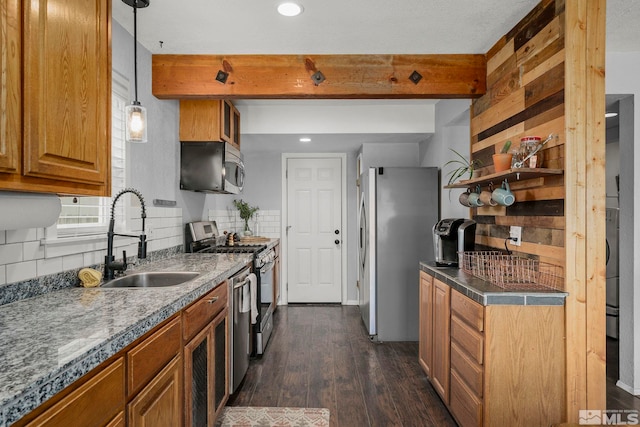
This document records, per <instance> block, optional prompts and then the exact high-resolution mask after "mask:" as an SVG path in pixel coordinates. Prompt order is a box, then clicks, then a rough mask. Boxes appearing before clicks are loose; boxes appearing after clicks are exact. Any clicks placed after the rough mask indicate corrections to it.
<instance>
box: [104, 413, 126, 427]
mask: <svg viewBox="0 0 640 427" xmlns="http://www.w3.org/2000/svg"><path fill="white" fill-rule="evenodd" d="M125 419H126V417H125V415H124V412H120V413H119V414H118V415H116V416H115V418H114V419H112V420H111V422H110V423H109V424H107V427H125V425H126V424H125V423H126V421H125Z"/></svg>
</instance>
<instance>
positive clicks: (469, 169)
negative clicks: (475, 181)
mask: <svg viewBox="0 0 640 427" xmlns="http://www.w3.org/2000/svg"><path fill="white" fill-rule="evenodd" d="M449 150H451V151H453V152H454V153H455V154H456V155H457V156H458V158H457V159H453V160H449V161H448V162H447V163H445V164H444V166H447V165H449V164H452V165H458V167H457V168H455V169H453V170H452V171H450V172H449V173H447V175H448V176H449V185H452V184H455V182H456V181H457V180H458V179H459V178H461V177H462V176H463V175H465V174H467V173H468V174H469V178H468V179H471V178H473V172H474V171H475V170H476V169H477V168H479V167H480V166H482V162H481V161H480V160H479V159H473V160H471V161H469V160H467V159H466V158H465V157H464V156H463V155H462V154H460V153H458V152H457V151H456V150H454V149H453V148H449Z"/></svg>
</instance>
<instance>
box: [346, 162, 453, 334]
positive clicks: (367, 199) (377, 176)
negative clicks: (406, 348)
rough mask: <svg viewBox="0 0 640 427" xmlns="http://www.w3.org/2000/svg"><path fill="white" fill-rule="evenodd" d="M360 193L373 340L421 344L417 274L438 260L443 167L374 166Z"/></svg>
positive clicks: (365, 292) (365, 302)
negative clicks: (436, 244)
mask: <svg viewBox="0 0 640 427" xmlns="http://www.w3.org/2000/svg"><path fill="white" fill-rule="evenodd" d="M360 189H361V194H360V208H359V211H360V212H359V221H358V222H359V233H360V236H359V252H360V254H359V269H360V275H359V277H360V281H359V305H360V312H361V315H362V320H363V321H364V324H365V326H366V328H367V331H368V332H369V335H370V336H371V338H372V339H373V340H374V341H417V340H418V332H419V331H418V306H419V300H418V299H419V298H418V289H419V272H418V271H419V263H420V261H431V260H433V259H434V255H433V236H432V233H431V228H432V227H433V225H434V224H435V223H436V222H438V216H439V212H440V203H439V201H440V189H439V182H438V168H422V167H378V168H369V169H368V170H365V171H364V173H363V174H362V175H361V176H360Z"/></svg>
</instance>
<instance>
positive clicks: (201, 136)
mask: <svg viewBox="0 0 640 427" xmlns="http://www.w3.org/2000/svg"><path fill="white" fill-rule="evenodd" d="M221 104H222V101H220V100H217V99H182V100H180V141H196V142H202V141H222V138H221V135H220V133H221V132H220V128H221V127H222V122H221V118H222V115H221V113H220V111H221Z"/></svg>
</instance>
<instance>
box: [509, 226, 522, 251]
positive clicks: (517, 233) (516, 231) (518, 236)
mask: <svg viewBox="0 0 640 427" xmlns="http://www.w3.org/2000/svg"><path fill="white" fill-rule="evenodd" d="M509 237H511V239H512V240H511V244H512V245H513V246H520V245H522V227H518V226H517V225H512V226H511V228H510V229H509Z"/></svg>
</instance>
